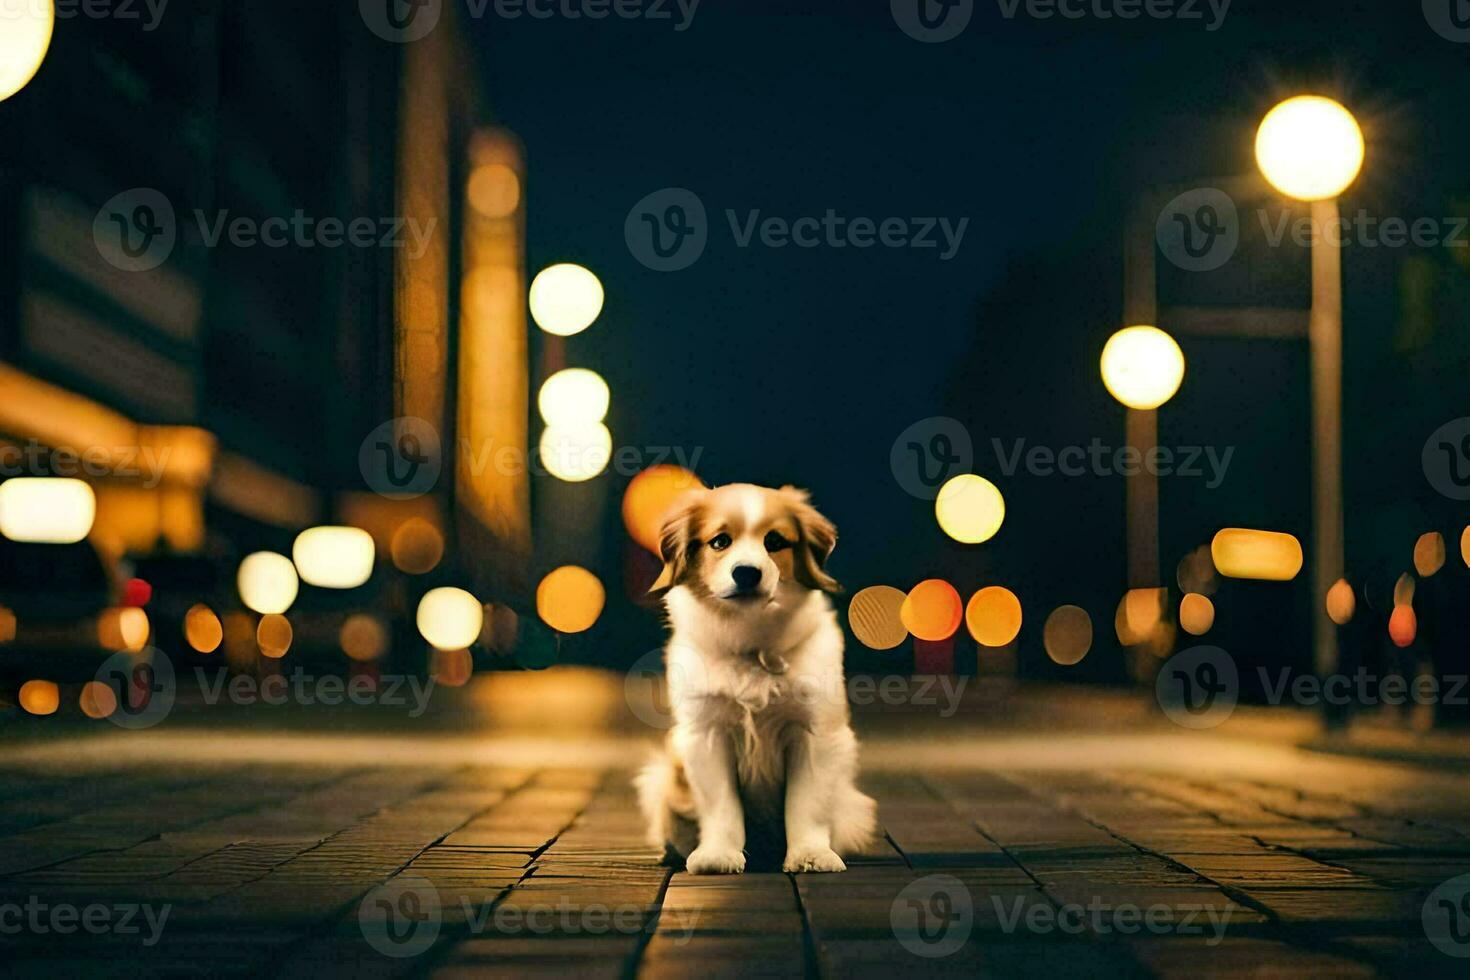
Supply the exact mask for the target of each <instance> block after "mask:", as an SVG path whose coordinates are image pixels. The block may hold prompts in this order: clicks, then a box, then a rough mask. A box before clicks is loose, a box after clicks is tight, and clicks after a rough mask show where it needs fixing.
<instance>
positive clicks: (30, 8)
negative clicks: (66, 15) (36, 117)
mask: <svg viewBox="0 0 1470 980" xmlns="http://www.w3.org/2000/svg"><path fill="white" fill-rule="evenodd" d="M0 23H3V24H4V25H5V28H4V31H3V32H0V102H4V101H5V100H6V99H8V98H10V97H11V96H12V95H14V94H15V93H16V92H19V91H20V90H21V89H23V88H25V87H26V85H27V83H29V82H30V80H31V79H32V78H34V77H35V74H36V72H37V71H39V70H40V69H41V63H42V62H43V61H45V60H46V52H47V50H49V49H50V47H51V33H52V30H53V29H54V28H55V24H56V11H55V5H54V4H53V3H52V0H21V2H15V0H11V2H9V3H3V4H0Z"/></svg>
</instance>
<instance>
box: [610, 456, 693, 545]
mask: <svg viewBox="0 0 1470 980" xmlns="http://www.w3.org/2000/svg"><path fill="white" fill-rule="evenodd" d="M702 486H704V484H703V483H702V482H701V481H700V479H699V477H697V476H695V475H694V474H693V473H691V472H690V471H689V470H686V469H685V468H684V467H682V466H675V465H673V464H672V463H661V464H659V465H658V466H650V467H649V468H648V469H646V470H644V471H643V472H641V473H639V474H638V475H637V476H635V477H633V479H632V481H631V482H630V483H629V484H628V489H627V491H626V492H624V494H623V525H624V526H625V527H627V529H628V534H629V536H631V537H632V538H633V540H634V541H637V542H638V543H639V544H640V545H642V546H643V547H645V548H647V549H648V550H649V551H651V552H653V553H654V554H655V555H656V554H658V531H659V527H660V526H661V525H662V523H663V518H664V514H666V513H667V512H668V510H669V508H670V507H672V506H673V504H674V501H676V500H678V499H679V497H680V496H682V495H683V494H685V493H687V492H688V491H690V490H695V489H698V488H699V487H702Z"/></svg>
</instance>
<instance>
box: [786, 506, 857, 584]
mask: <svg viewBox="0 0 1470 980" xmlns="http://www.w3.org/2000/svg"><path fill="white" fill-rule="evenodd" d="M781 493H782V494H783V495H784V496H785V497H786V500H787V503H788V504H789V506H790V507H791V516H792V517H793V518H795V519H796V526H797V528H798V529H799V530H800V531H801V540H800V541H799V542H797V545H796V579H797V581H799V582H800V583H801V584H802V585H805V586H806V587H807V588H809V589H821V590H822V591H823V592H841V591H842V586H840V585H838V584H837V580H836V579H834V578H833V577H832V576H830V575H828V574H827V572H826V566H827V559H828V558H830V557H832V549H833V548H835V547H837V528H836V527H834V526H833V524H832V522H831V521H829V520H827V518H825V517H823V516H822V515H821V513H820V512H819V511H818V510H817V509H816V508H815V507H813V506H812V504H811V497H810V495H809V494H808V493H807V492H806V491H805V490H799V489H797V488H796V487H792V486H785V487H782V488H781Z"/></svg>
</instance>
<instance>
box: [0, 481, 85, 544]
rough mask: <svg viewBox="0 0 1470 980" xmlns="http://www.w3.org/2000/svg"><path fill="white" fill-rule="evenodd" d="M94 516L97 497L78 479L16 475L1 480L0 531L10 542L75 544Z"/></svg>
mask: <svg viewBox="0 0 1470 980" xmlns="http://www.w3.org/2000/svg"><path fill="white" fill-rule="evenodd" d="M96 519H97V496H96V494H94V493H93V492H92V488H91V487H90V486H88V485H87V484H85V483H83V482H82V481H81V480H71V479H61V478H53V477H16V478H14V479H11V480H6V481H5V482H4V483H0V534H3V535H5V537H7V538H9V539H10V540H12V541H26V542H31V543H35V544H75V543H76V542H78V541H80V540H82V539H83V538H85V537H86V536H87V535H88V534H90V533H91V532H92V522H93V521H94V520H96Z"/></svg>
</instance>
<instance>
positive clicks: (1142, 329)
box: [1100, 325, 1184, 590]
mask: <svg viewBox="0 0 1470 980" xmlns="http://www.w3.org/2000/svg"><path fill="white" fill-rule="evenodd" d="M1100 368H1101V371H1102V380H1103V384H1104V385H1105V386H1106V387H1107V389H1108V392H1109V393H1110V394H1111V395H1112V396H1113V397H1114V398H1116V399H1117V400H1118V401H1119V402H1121V403H1122V404H1123V406H1124V407H1125V408H1127V409H1128V421H1127V426H1128V446H1129V448H1131V449H1133V450H1135V451H1136V452H1137V453H1138V454H1139V456H1140V463H1141V465H1140V466H1139V468H1138V471H1137V472H1136V473H1133V474H1131V475H1130V476H1129V477H1128V587H1129V589H1130V590H1131V589H1140V588H1147V589H1151V588H1156V587H1158V586H1159V585H1161V584H1162V577H1161V575H1160V572H1159V475H1158V473H1157V471H1156V470H1155V468H1154V467H1153V466H1151V465H1149V463H1148V457H1149V455H1150V454H1151V453H1152V452H1153V451H1154V448H1155V447H1156V446H1157V444H1158V440H1159V420H1158V412H1157V409H1158V408H1159V406H1161V405H1163V404H1164V403H1165V402H1167V401H1168V400H1169V399H1170V398H1173V397H1174V393H1175V392H1177V391H1178V390H1179V386H1180V384H1182V383H1183V381H1184V352H1183V351H1181V350H1180V349H1179V345H1178V344H1177V343H1176V342H1175V341H1174V338H1173V337H1171V336H1169V335H1168V334H1167V333H1165V332H1164V331H1162V330H1160V329H1159V328H1158V327H1154V326H1148V325H1137V326H1132V327H1125V328H1123V329H1122V330H1119V331H1118V332H1117V333H1115V334H1113V336H1112V337H1110V338H1109V339H1108V342H1107V344H1106V345H1104V347H1103V352H1102V360H1101V363H1100Z"/></svg>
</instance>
